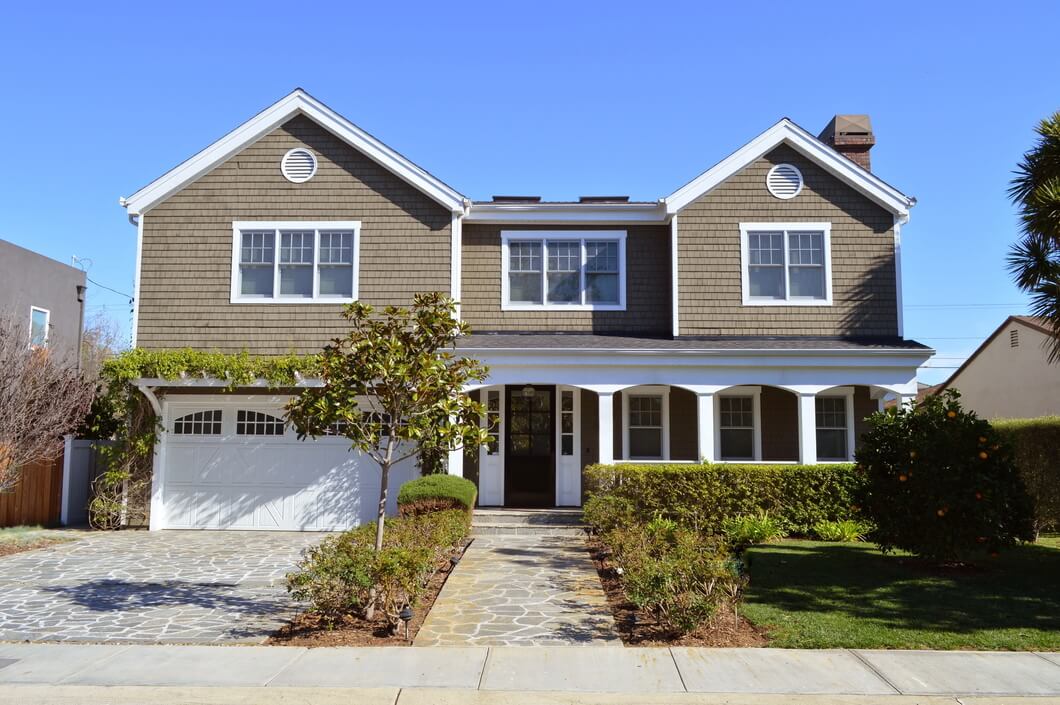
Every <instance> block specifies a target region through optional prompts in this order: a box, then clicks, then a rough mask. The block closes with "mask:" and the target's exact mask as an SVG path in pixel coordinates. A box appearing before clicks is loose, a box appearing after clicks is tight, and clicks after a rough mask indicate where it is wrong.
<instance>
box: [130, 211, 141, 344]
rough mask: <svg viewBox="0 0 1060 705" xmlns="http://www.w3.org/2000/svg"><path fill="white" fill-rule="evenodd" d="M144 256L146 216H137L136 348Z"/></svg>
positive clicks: (134, 318)
mask: <svg viewBox="0 0 1060 705" xmlns="http://www.w3.org/2000/svg"><path fill="white" fill-rule="evenodd" d="M143 256H144V216H143V214H140V215H139V216H136V272H135V273H134V274H133V309H132V334H131V335H130V347H134V348H135V347H136V336H137V334H138V333H139V331H140V270H141V268H142V267H143Z"/></svg>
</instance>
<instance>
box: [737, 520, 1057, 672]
mask: <svg viewBox="0 0 1060 705" xmlns="http://www.w3.org/2000/svg"><path fill="white" fill-rule="evenodd" d="M747 555H748V559H749V561H750V574H751V584H750V586H749V588H748V591H747V598H746V603H745V604H744V606H743V607H742V612H743V614H744V616H746V617H747V618H748V619H749V620H751V622H753V623H754V624H756V625H758V626H760V627H765V628H766V629H767V630H768V632H769V635H770V638H771V644H770V645H771V646H779V647H786V648H806V649H808V648H891V649H914V648H925V649H984V650H993V649H1011V650H1031V649H1034V650H1051V651H1055V650H1060V538H1057V537H1049V538H1043V539H1041V540H1040V541H1039V542H1038V543H1037V544H1033V545H1026V546H1020V547H1018V548H1014V549H1010V550H1009V551H1006V552H1004V553H1002V554H1001V556H999V557H997V558H993V559H990V558H987V559H984V561H983V563H982V567H981V570H978V571H967V570H964V571H954V570H930V569H926V568H923V567H918V566H917V565H911V564H910V562H909V559H908V556H904V555H896V554H891V555H886V556H885V555H883V554H881V553H880V551H879V550H878V549H877V548H876V547H875V545H873V544H870V543H844V544H837V543H825V542H820V541H784V542H781V543H776V544H767V545H761V546H755V547H754V548H752V549H750V550H749V551H748V554H747Z"/></svg>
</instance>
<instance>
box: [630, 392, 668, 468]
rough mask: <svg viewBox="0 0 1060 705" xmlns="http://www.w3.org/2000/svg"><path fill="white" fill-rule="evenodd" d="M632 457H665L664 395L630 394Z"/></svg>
mask: <svg viewBox="0 0 1060 705" xmlns="http://www.w3.org/2000/svg"><path fill="white" fill-rule="evenodd" d="M628 455H629V457H630V458H662V457H663V397H662V395H658V394H652V395H647V394H631V395H629V453H628Z"/></svg>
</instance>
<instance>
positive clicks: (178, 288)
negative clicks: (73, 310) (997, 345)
mask: <svg viewBox="0 0 1060 705" xmlns="http://www.w3.org/2000/svg"><path fill="white" fill-rule="evenodd" d="M297 146H308V147H309V148H310V149H312V151H313V152H314V153H315V154H316V155H317V160H318V164H319V166H318V169H317V174H316V176H314V177H313V178H312V179H311V180H309V181H308V182H306V183H304V184H292V183H290V182H288V181H287V180H286V179H285V178H284V177H283V176H282V175H281V174H280V169H279V164H280V159H281V158H282V157H283V155H284V154H285V153H286V152H287V150H289V149H291V148H293V147H297ZM235 220H315V221H326V220H359V221H361V245H360V261H361V267H360V282H359V288H360V298H361V300H362V301H365V302H366V303H370V304H373V305H384V304H390V303H394V304H407V303H408V302H409V300H410V298H411V295H412V294H413V293H414V292H417V291H427V290H441V291H445V292H448V291H449V273H450V267H449V259H450V224H451V216H450V213H449V211H448V210H447V209H445V208H444V207H442V206H440V205H438V204H437V203H435V202H434V201H433V200H431V199H430V198H428V197H427V196H426V195H424V194H423V193H421V192H420V191H418V190H417V189H416V188H414V187H413V186H411V185H409V184H408V183H406V182H405V181H403V180H401V179H399V178H398V177H396V176H394V175H393V174H391V173H390V172H389V171H387V170H386V169H384V168H383V167H381V166H379V165H378V164H377V163H375V162H374V161H372V160H370V159H368V158H367V157H365V156H364V155H362V154H360V153H359V152H357V151H356V150H354V149H353V148H351V147H350V146H349V145H347V144H346V143H345V142H342V141H341V140H339V139H338V138H337V137H335V136H333V135H332V134H330V133H329V132H327V131H326V130H324V129H323V128H322V127H320V126H319V125H317V124H316V123H314V122H312V121H311V120H309V119H308V118H305V117H296V118H293V119H291V120H290V121H288V122H287V123H286V124H284V125H283V126H281V127H279V128H277V129H276V130H274V131H273V132H272V133H270V134H268V135H266V136H265V137H263V138H262V139H260V140H259V141H257V142H256V143H254V144H252V145H250V146H249V147H247V148H246V149H244V150H243V151H242V152H240V153H238V154H236V155H235V156H233V157H232V158H230V159H228V160H227V161H226V162H224V163H223V164H221V165H219V166H218V167H216V168H215V169H214V170H213V171H211V172H210V173H208V174H206V175H205V176H203V177H201V178H199V179H198V180H197V181H195V182H193V183H192V184H190V185H188V186H187V187H185V188H184V189H183V190H181V191H179V192H178V193H176V194H174V195H173V196H172V197H170V198H169V199H168V200H166V201H164V202H163V203H161V204H159V205H158V206H156V207H155V208H153V209H151V210H150V211H149V212H148V213H147V214H146V215H145V216H144V241H143V252H142V260H143V264H142V270H141V279H140V304H139V329H138V335H137V344H138V345H140V346H141V347H145V348H176V347H185V346H190V347H195V348H203V349H217V350H223V351H239V350H243V349H246V350H249V351H251V352H253V353H258V354H283V353H287V352H292V351H293V352H303V353H305V352H315V351H317V350H319V349H320V347H321V346H322V345H323V344H324V343H325V342H326V341H327V340H328V339H329V338H331V337H333V336H335V335H338V334H340V333H341V332H342V331H343V330H345V326H344V325H343V322H342V320H341V319H340V317H339V313H340V311H341V308H342V307H341V306H340V305H337V304H336V305H327V304H323V305H322V304H307V305H297V304H282V305H279V304H273V305H268V304H262V305H257V304H232V303H230V302H229V298H230V292H231V268H232V222H233V221H235Z"/></svg>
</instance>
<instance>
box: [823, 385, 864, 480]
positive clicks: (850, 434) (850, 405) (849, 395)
mask: <svg viewBox="0 0 1060 705" xmlns="http://www.w3.org/2000/svg"><path fill="white" fill-rule="evenodd" d="M821 397H843V398H844V399H845V400H846V417H847V428H846V431H847V457H846V458H821V456H820V453H818V455H817V462H818V463H849V462H850V461H852V460H853V459H854V444H855V443H856V442H857V433H856V432H855V430H854V388H853V387H832V388H831V389H826V390H824V391H822V392H818V393H817V394H816V397H815V398H816V399H820V398H821ZM813 422H814V433H815V434H816V433H817V428H816V426H817V404H816V401H815V402H814V414H813Z"/></svg>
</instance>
